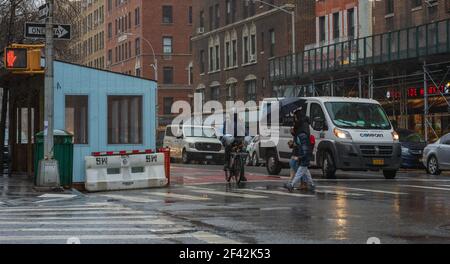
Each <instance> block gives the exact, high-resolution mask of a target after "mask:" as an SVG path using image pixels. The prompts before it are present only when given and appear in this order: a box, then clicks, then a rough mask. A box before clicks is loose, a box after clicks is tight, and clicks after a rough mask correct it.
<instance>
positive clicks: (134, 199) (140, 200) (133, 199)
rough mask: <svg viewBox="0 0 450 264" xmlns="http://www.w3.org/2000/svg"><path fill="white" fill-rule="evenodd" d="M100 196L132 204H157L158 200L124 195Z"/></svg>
mask: <svg viewBox="0 0 450 264" xmlns="http://www.w3.org/2000/svg"><path fill="white" fill-rule="evenodd" d="M101 196H103V197H107V198H111V199H118V200H124V201H129V202H134V203H154V202H158V200H153V199H148V198H144V197H139V196H125V195H116V194H103V195H101Z"/></svg>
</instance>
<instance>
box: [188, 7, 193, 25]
mask: <svg viewBox="0 0 450 264" xmlns="http://www.w3.org/2000/svg"><path fill="white" fill-rule="evenodd" d="M188 23H189V25H192V6H190V7H189V11H188Z"/></svg>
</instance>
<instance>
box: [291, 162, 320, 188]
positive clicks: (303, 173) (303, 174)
mask: <svg viewBox="0 0 450 264" xmlns="http://www.w3.org/2000/svg"><path fill="white" fill-rule="evenodd" d="M302 179H303V181H304V182H306V183H307V184H308V186H314V182H313V179H312V176H311V172H310V171H309V169H308V167H305V166H300V167H299V168H298V170H297V173H296V174H295V177H294V180H292V182H291V183H290V184H291V186H292V187H295V186H297V185H298V184H299V183H300V181H301V180H302Z"/></svg>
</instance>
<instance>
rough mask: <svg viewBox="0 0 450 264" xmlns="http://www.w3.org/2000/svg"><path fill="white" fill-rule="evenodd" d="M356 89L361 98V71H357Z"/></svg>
mask: <svg viewBox="0 0 450 264" xmlns="http://www.w3.org/2000/svg"><path fill="white" fill-rule="evenodd" d="M358 91H359V98H362V97H363V95H362V80H361V72H359V73H358Z"/></svg>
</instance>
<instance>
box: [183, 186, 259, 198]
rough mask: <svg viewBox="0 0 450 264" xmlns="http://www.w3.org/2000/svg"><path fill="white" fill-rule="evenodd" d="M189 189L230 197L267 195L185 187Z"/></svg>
mask: <svg viewBox="0 0 450 264" xmlns="http://www.w3.org/2000/svg"><path fill="white" fill-rule="evenodd" d="M187 188H189V189H192V190H191V191H193V192H197V193H206V194H212V195H222V196H230V197H239V198H249V199H264V198H268V197H267V196H261V195H253V194H245V193H235V192H221V191H215V190H210V189H205V188H198V187H193V186H191V187H187Z"/></svg>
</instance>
